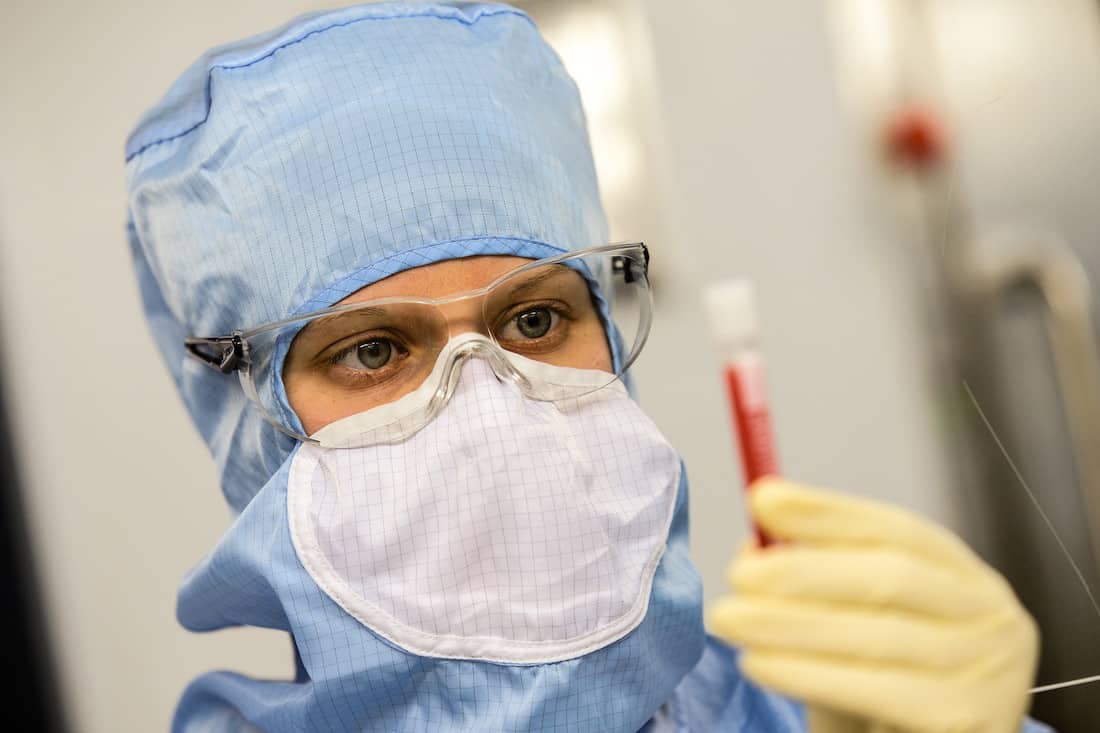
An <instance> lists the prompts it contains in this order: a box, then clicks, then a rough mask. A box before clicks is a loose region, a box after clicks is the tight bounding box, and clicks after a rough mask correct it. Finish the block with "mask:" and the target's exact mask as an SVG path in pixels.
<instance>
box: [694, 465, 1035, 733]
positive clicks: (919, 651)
mask: <svg viewBox="0 0 1100 733" xmlns="http://www.w3.org/2000/svg"><path fill="white" fill-rule="evenodd" d="M750 504H751V507H752V512H753V514H754V515H755V517H756V520H757V521H758V522H759V523H760V525H761V526H762V527H763V528H764V529H765V531H766V532H767V533H768V534H769V535H771V536H772V537H773V538H775V539H776V540H778V541H780V543H781V544H777V545H774V546H771V547H768V548H765V549H760V548H759V547H756V546H751V545H747V546H746V547H744V548H743V549H742V550H741V551H740V552H739V553H738V555H737V557H736V558H735V559H734V562H733V564H732V565H731V567H730V571H729V581H730V584H731V585H732V587H733V590H734V593H733V594H732V595H731V596H726V597H724V598H722V599H720V600H719V601H718V602H716V603H715V604H714V605H713V606H712V607H711V608H710V609H709V613H708V617H709V618H708V620H709V624H710V626H711V629H712V631H714V633H716V634H718V635H719V636H722V637H724V638H726V639H727V640H729V641H730V642H731V643H733V644H735V645H736V646H738V647H740V648H741V649H742V652H743V653H742V656H741V669H742V671H743V672H744V673H745V674H746V675H747V676H748V677H750V678H751V679H753V680H754V681H756V682H757V683H758V684H760V685H763V686H766V687H770V688H772V689H774V690H776V691H778V692H780V693H782V694H785V695H787V696H789V697H792V698H795V699H800V700H802V701H803V702H805V703H806V706H807V714H808V718H809V721H810V729H811V730H812V731H814V732H815V733H841V732H844V733H852V732H854V731H879V730H899V731H906V732H913V733H941V732H942V733H947V732H950V733H1017V731H1019V730H1020V725H1021V722H1022V720H1021V719H1022V716H1023V715H1024V713H1025V712H1026V710H1027V707H1028V703H1029V696H1028V688H1029V686H1030V684H1031V680H1032V678H1033V677H1034V674H1035V665H1036V660H1037V654H1038V640H1039V637H1038V631H1037V629H1036V626H1035V622H1034V621H1033V620H1032V618H1031V617H1030V616H1029V615H1028V613H1027V612H1026V611H1025V610H1024V609H1023V607H1022V606H1021V605H1020V602H1019V601H1018V600H1017V599H1016V595H1015V594H1014V593H1013V591H1012V589H1011V588H1010V587H1009V585H1008V583H1006V582H1005V580H1004V579H1003V578H1002V577H1001V576H1000V575H999V574H997V572H996V571H994V570H993V569H992V568H990V567H989V566H987V565H986V564H985V563H983V562H982V561H981V560H980V559H979V558H978V557H977V556H976V555H975V554H974V553H973V552H972V551H971V550H970V549H969V548H968V547H967V546H966V545H965V544H964V543H963V542H962V541H961V540H960V539H959V538H957V537H956V536H955V535H953V534H951V533H950V532H948V531H947V530H945V529H943V528H941V527H939V526H937V525H935V524H932V523H930V522H928V521H927V520H925V519H922V518H919V517H917V516H914V515H912V514H910V513H908V512H905V511H902V510H900V509H896V508H893V507H890V506H887V505H884V504H880V503H876V502H871V501H866V500H862V499H855V498H852V497H850V496H843V495H840V494H837V493H832V492H827V491H822V490H819V489H811V488H808V487H803V486H798V485H796V484H793V483H790V482H787V481H783V480H780V479H763V480H761V481H760V482H758V483H757V484H756V485H754V487H753V491H752V492H750Z"/></svg>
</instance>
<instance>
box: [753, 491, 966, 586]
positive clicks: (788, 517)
mask: <svg viewBox="0 0 1100 733" xmlns="http://www.w3.org/2000/svg"><path fill="white" fill-rule="evenodd" d="M749 503H750V505H751V507H752V513H753V516H754V517H755V518H756V521H757V522H759V523H760V525H761V526H762V527H763V529H764V530H765V531H766V532H767V533H768V534H769V535H771V536H772V537H774V538H776V539H779V540H790V541H793V542H796V543H797V542H805V543H809V544H821V545H891V546H896V547H902V548H905V549H907V550H909V551H910V552H912V553H914V554H916V555H921V556H923V557H927V558H929V559H931V560H933V561H935V562H938V563H940V564H942V565H946V566H948V567H959V568H960V569H961V568H969V567H974V566H981V567H983V568H984V563H982V561H981V560H980V559H978V557H977V556H976V555H975V554H974V553H973V552H972V551H971V550H970V548H969V547H967V546H966V544H965V543H964V542H963V541H962V540H960V539H959V538H958V537H956V536H955V535H953V534H952V533H951V532H948V531H947V530H946V529H944V528H942V527H940V526H939V525H937V524H935V523H933V522H930V521H928V520H926V519H923V518H921V517H918V516H916V515H915V514H912V513H910V512H906V511H904V510H901V509H897V508H895V507H892V506H889V505H887V504H884V503H881V502H876V501H871V500H869V499H857V498H855V497H852V496H848V495H843V494H839V493H836V492H832V491H826V490H823V489H817V488H811V487H808V486H803V485H799V484H795V483H793V482H790V481H786V480H784V479H780V478H777V477H767V478H763V479H760V480H759V481H757V482H755V483H754V484H753V485H752V487H751V491H749Z"/></svg>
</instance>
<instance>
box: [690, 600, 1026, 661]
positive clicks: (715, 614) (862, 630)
mask: <svg viewBox="0 0 1100 733" xmlns="http://www.w3.org/2000/svg"><path fill="white" fill-rule="evenodd" d="M708 621H709V623H710V626H711V629H712V630H713V631H714V633H716V634H718V635H719V636H721V637H723V638H725V639H727V640H729V641H731V642H733V643H734V644H735V645H737V646H740V647H742V648H743V649H745V650H746V651H749V652H755V651H757V650H764V651H767V652H782V653H784V654H800V655H811V656H824V657H836V658H844V659H848V660H857V661H860V662H863V663H874V664H879V665H883V666H884V667H897V668H912V669H913V670H914V672H922V673H923V672H924V671H932V670H935V671H937V672H938V673H939V674H941V675H942V674H945V673H947V672H950V671H953V670H956V669H958V668H959V667H962V666H965V665H967V664H969V663H970V662H972V661H973V660H975V659H979V658H982V657H983V655H985V654H986V653H987V651H988V650H989V649H990V648H991V647H995V646H996V644H997V643H999V641H1000V637H1001V635H1002V634H1003V633H1004V631H1003V627H1004V626H1005V623H1004V621H1003V620H1002V618H1001V617H1000V616H988V617H980V618H979V619H976V620H975V621H974V622H971V623H966V624H953V623H945V622H943V621H942V620H939V619H935V618H932V617H929V616H919V615H916V614H911V613H907V612H895V611H893V610H882V609H866V608H862V607H859V606H839V605H823V604H813V603H804V602H798V603H795V602H790V601H785V600H775V599H772V598H756V597H747V596H737V597H727V598H723V599H719V601H718V602H717V603H715V604H713V605H712V606H711V608H710V609H709V611H708Z"/></svg>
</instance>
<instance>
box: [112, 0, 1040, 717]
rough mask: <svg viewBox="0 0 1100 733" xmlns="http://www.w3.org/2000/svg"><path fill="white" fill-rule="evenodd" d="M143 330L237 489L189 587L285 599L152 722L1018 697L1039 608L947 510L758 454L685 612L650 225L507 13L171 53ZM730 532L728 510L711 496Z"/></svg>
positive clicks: (358, 15) (231, 597) (310, 18)
mask: <svg viewBox="0 0 1100 733" xmlns="http://www.w3.org/2000/svg"><path fill="white" fill-rule="evenodd" d="M126 160H127V177H128V188H129V198H128V202H129V204H128V215H129V216H128V232H129V238H130V244H131V247H132V251H133V258H134V263H135V268H136V272H137V276H138V282H139V285H140V290H141V296H142V300H143V303H144V307H145V310H146V313H147V315H148V320H149V323H150V327H151V331H152V334H153V336H154V338H155V340H156V342H157V345H158V347H159V350H160V352H161V354H162V356H163V358H164V361H165V363H166V364H167V366H168V369H169V370H170V372H171V374H172V376H173V378H174V380H175V383H176V385H177V387H178V389H179V392H180V394H181V396H182V398H183V401H184V403H185V404H186V406H187V408H188V410H189V412H190V414H191V416H192V418H193V420H194V423H195V425H196V426H197V428H198V430H199V431H200V432H201V434H202V436H203V438H204V439H205V441H206V442H207V444H208V445H209V447H210V450H211V453H212V454H213V457H214V460H215V462H216V464H217V467H218V472H219V478H220V482H221V486H222V489H223V491H224V494H225V497H226V499H227V501H228V503H229V505H230V506H231V507H232V509H233V510H234V512H235V518H234V521H233V523H232V525H231V526H230V527H229V529H228V530H227V532H226V533H225V535H224V537H223V538H222V539H221V540H220V541H219V542H218V544H217V546H216V547H215V548H214V549H213V550H212V551H211V552H210V554H209V555H208V556H207V557H206V558H205V559H203V560H202V561H201V562H200V563H199V564H198V565H197V567H195V568H194V569H193V570H192V571H191V572H190V573H189V574H188V575H187V577H186V578H185V579H184V581H183V583H182V586H181V588H180V591H179V598H178V617H179V620H180V622H181V623H182V624H183V625H184V626H185V627H187V628H188V629H192V630H195V631H208V630H214V629H221V628H226V627H231V626H239V625H252V626H261V627H267V628H272V629H280V630H283V631H286V632H288V633H289V634H290V636H291V638H292V640H293V647H294V651H295V666H296V670H295V675H294V678H293V679H288V680H258V679H251V678H248V677H245V676H243V675H240V674H236V673H233V672H227V671H217V672H210V673H208V674H205V675H203V676H201V677H199V678H198V679H196V680H194V681H193V682H192V683H191V684H190V685H189V686H188V687H187V689H186V691H185V692H184V693H183V696H182V699H181V700H180V703H179V705H178V708H177V710H176V713H175V716H174V721H173V730H175V731H178V732H180V733H183V732H188V733H190V732H192V731H252V730H263V731H273V732H277V731H295V732H298V731H361V730H372V731H373V730H378V731H441V730H468V731H520V730H522V731H536V730H539V731H550V730H555V731H564V730H569V731H638V730H644V731H651V732H656V731H672V730H677V731H689V730H690V731H716V730H729V731H796V730H805V729H807V727H809V728H810V729H812V730H815V731H819V732H820V731H841V730H844V731H848V730H864V729H866V730H872V729H873V730H885V729H886V728H887V727H890V729H892V730H893V729H896V730H905V731H975V732H977V731H983V732H993V731H1016V730H1027V731H1039V730H1045V728H1043V727H1042V726H1041V725H1040V724H1038V723H1035V722H1034V721H1030V720H1028V719H1026V718H1025V717H1024V714H1025V711H1026V707H1027V703H1028V686H1029V684H1030V681H1031V679H1032V676H1033V674H1034V668H1035V661H1036V653H1037V652H1036V648H1037V635H1036V630H1035V626H1034V624H1033V622H1032V621H1031V619H1030V617H1029V616H1028V615H1027V613H1026V612H1025V611H1024V610H1023V609H1022V608H1021V606H1020V604H1019V603H1018V601H1017V600H1016V598H1015V596H1014V595H1013V593H1012V591H1011V589H1010V588H1009V587H1008V585H1007V584H1006V583H1005V582H1004V581H1003V580H1002V579H1001V578H1000V577H999V576H998V575H997V574H996V573H995V572H994V571H993V570H991V569H990V568H988V567H987V566H985V565H984V564H983V563H982V562H980V561H979V560H978V559H977V558H976V557H975V556H974V555H973V554H972V553H971V552H970V551H969V550H968V549H967V548H966V547H965V546H964V545H963V544H962V543H961V542H960V541H959V540H957V539H956V538H954V537H953V536H952V535H950V534H948V533H947V532H946V531H944V530H941V529H939V528H938V527H935V526H933V525H930V524H929V523H927V522H926V521H925V520H922V519H919V518H916V517H914V516H911V515H909V514H906V513H904V512H902V511H900V510H897V509H892V508H890V507H885V506H881V505H877V504H870V503H867V502H864V501H860V500H856V499H853V498H847V497H844V496H842V495H840V494H836V493H832V492H828V491H824V490H820V489H815V488H811V487H804V486H798V485H795V484H794V483H791V482H787V481H784V480H780V479H778V478H772V479H767V480H765V481H763V482H762V483H761V484H760V485H759V486H757V487H754V488H755V490H754V492H753V494H752V496H753V500H752V509H753V512H754V514H755V516H756V518H757V520H758V521H759V522H760V523H761V524H762V525H763V527H764V528H765V529H766V530H767V531H768V532H769V533H771V534H772V535H773V536H774V537H775V538H777V539H778V540H779V541H780V542H779V543H778V544H777V545H775V546H771V547H768V548H766V549H761V548H758V547H755V546H752V545H747V546H746V547H745V548H743V549H742V551H741V552H740V553H739V555H738V557H737V559H736V561H735V562H734V564H733V565H732V568H731V583H732V585H733V589H734V593H733V594H732V595H731V596H730V597H727V598H725V599H723V600H722V601H721V602H719V603H718V604H716V605H715V606H714V607H713V608H712V609H711V619H710V622H711V628H712V629H713V630H714V631H716V632H717V633H719V634H721V635H722V636H723V637H725V638H726V639H727V640H729V641H731V642H733V644H734V645H732V646H731V645H728V644H727V643H725V642H723V641H720V640H719V639H717V638H715V637H712V636H708V635H707V633H706V631H705V630H704V614H703V607H702V593H701V585H700V581H699V577H698V575H697V573H696V571H695V570H694V569H693V566H692V563H691V560H690V558H689V555H688V546H687V532H688V525H687V506H688V505H687V501H688V488H687V487H688V482H687V477H686V472H685V470H684V468H683V466H682V464H681V461H680V459H679V457H678V455H677V454H676V452H675V450H674V449H673V448H672V447H671V446H670V445H669V444H668V442H667V441H666V440H665V439H664V438H663V437H662V435H661V434H660V432H659V431H658V430H657V428H656V426H655V425H654V424H653V423H652V422H651V421H650V420H649V419H648V418H647V417H646V416H645V415H644V414H643V413H642V412H641V410H640V408H639V407H638V405H637V403H636V402H635V401H634V399H633V398H632V392H631V389H632V388H631V385H630V377H629V372H628V369H629V367H630V365H631V363H632V362H633V361H634V360H635V359H636V358H637V356H638V353H639V351H640V349H641V346H642V344H644V342H645V339H646V335H647V333H648V328H649V320H650V316H651V313H650V308H651V302H652V299H651V296H650V293H649V286H648V279H647V267H648V263H649V256H650V255H649V252H648V250H647V248H646V247H645V245H644V244H642V243H622V244H608V236H607V226H606V222H605V219H604V215H603V212H602V209H601V206H600V202H599V196H598V193H597V185H596V176H595V172H594V168H593V163H592V157H591V154H590V151H589V147H588V139H587V133H586V130H585V122H584V116H583V113H582V109H581V104H580V100H579V97H578V94H577V90H576V88H575V86H574V84H573V83H572V81H571V80H570V79H569V77H568V75H567V74H566V72H565V71H564V70H563V68H562V65H561V63H560V61H559V60H558V58H557V57H556V56H555V54H554V53H553V52H552V51H551V50H550V48H549V47H548V46H547V45H546V44H545V42H544V41H543V40H542V39H541V37H540V36H539V33H538V31H537V29H536V28H535V27H534V25H533V24H532V23H531V21H530V20H529V19H528V18H527V16H526V15H524V14H523V13H522V12H520V11H518V10H516V9H514V8H511V7H508V6H503V5H483V4H455V5H447V4H434V3H432V4H426V3H418V4H391V3H381V4H372V5H364V6H359V7H351V8H345V9H341V10H335V11H330V12H320V13H315V14H311V15H307V16H303V17H300V18H298V19H296V20H294V21H292V22H290V23H289V24H287V25H286V26H284V27H282V28H279V29H277V30H275V31H273V32H270V33H267V34H265V35H260V36H257V37H254V38H251V39H248V40H245V41H241V42H238V43H232V44H229V45H226V46H222V47H220V48H216V49H214V50H212V51H210V52H208V53H207V54H206V55H204V56H203V57H202V58H200V59H199V60H198V61H197V62H196V63H195V64H194V65H193V66H192V67H191V68H190V69H189V70H188V71H187V72H185V74H184V75H183V76H182V77H181V78H180V79H179V80H178V81H177V82H176V83H175V84H174V85H173V86H172V87H171V89H170V90H169V91H168V93H167V94H166V96H165V97H164V99H163V100H162V101H161V102H160V103H159V104H158V105H156V106H155V107H154V108H153V109H152V110H151V111H149V112H148V113H147V114H146V115H145V116H144V117H143V118H142V119H141V121H140V122H139V123H138V125H137V127H136V128H135V130H134V131H133V133H132V134H131V136H130V137H129V139H128V141H127V148H126ZM731 531H732V530H731Z"/></svg>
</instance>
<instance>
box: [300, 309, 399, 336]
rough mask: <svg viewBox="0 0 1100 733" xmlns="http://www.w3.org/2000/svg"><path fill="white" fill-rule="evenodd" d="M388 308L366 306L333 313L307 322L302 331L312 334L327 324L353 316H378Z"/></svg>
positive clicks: (321, 329)
mask: <svg viewBox="0 0 1100 733" xmlns="http://www.w3.org/2000/svg"><path fill="white" fill-rule="evenodd" d="M385 313H386V310H385V309H384V308H378V307H376V306H365V307H363V308H355V309H352V310H348V311H344V312H342V313H333V314H332V315H330V316H321V317H320V318H316V319H314V320H312V321H310V322H309V323H307V324H306V325H305V326H304V327H303V328H302V331H301V333H302V334H306V335H312V334H313V333H316V332H318V331H323V330H324V329H325V328H326V327H327V326H331V325H332V324H334V323H337V322H339V321H343V320H345V319H348V318H353V317H364V318H365V317H368V316H370V317H378V316H381V315H384V314H385Z"/></svg>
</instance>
